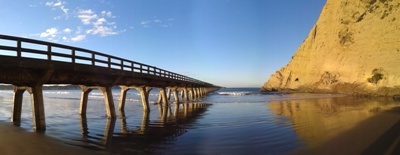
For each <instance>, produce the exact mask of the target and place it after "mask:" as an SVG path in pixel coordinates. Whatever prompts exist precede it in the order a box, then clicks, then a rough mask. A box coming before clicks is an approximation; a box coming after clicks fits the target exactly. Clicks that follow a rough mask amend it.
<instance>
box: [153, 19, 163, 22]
mask: <svg viewBox="0 0 400 155" xmlns="http://www.w3.org/2000/svg"><path fill="white" fill-rule="evenodd" d="M154 22H155V23H162V22H161V20H159V19H156V20H154Z"/></svg>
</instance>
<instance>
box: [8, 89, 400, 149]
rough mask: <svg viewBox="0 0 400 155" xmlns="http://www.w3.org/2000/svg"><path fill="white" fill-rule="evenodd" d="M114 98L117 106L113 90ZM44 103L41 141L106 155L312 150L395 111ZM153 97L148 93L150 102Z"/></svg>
mask: <svg viewBox="0 0 400 155" xmlns="http://www.w3.org/2000/svg"><path fill="white" fill-rule="evenodd" d="M113 94H114V99H115V106H118V102H119V101H118V99H119V90H118V89H115V90H113ZM12 95H13V92H12V91H0V120H3V121H6V122H10V116H11V111H12ZM44 96H45V110H46V112H45V113H46V124H47V130H46V132H45V134H46V135H49V136H51V137H55V138H56V139H59V140H60V141H63V142H64V143H65V144H66V145H74V146H78V147H82V148H85V149H90V150H93V151H96V152H100V153H104V154H177V153H178V154H248V153H253V154H286V153H289V152H293V151H295V150H297V149H299V148H307V147H311V148H312V147H314V146H317V145H319V144H320V143H322V142H324V141H326V140H328V139H330V138H332V137H335V136H336V135H338V134H340V133H341V132H344V131H346V130H348V129H351V128H352V127H353V126H355V124H357V123H358V122H361V121H363V120H366V119H368V118H370V117H371V116H373V115H375V114H376V113H379V112H380V111H382V110H385V109H390V108H393V107H397V106H398V103H397V102H393V101H392V100H391V99H388V98H379V99H365V98H353V97H344V96H340V95H329V94H324V95H318V94H279V93H274V94H262V93H259V90H258V89H256V88H240V89H239V88H236V89H234V88H227V89H221V90H219V91H217V92H214V93H211V94H209V95H208V96H207V97H204V98H201V99H198V100H196V101H194V102H190V103H182V104H180V105H179V106H176V105H171V106H170V107H169V108H167V109H164V108H163V107H161V106H158V105H157V104H151V111H150V113H143V112H142V105H141V103H140V97H139V93H138V92H136V91H134V90H130V91H129V92H128V95H127V102H126V105H125V111H124V112H119V113H118V117H117V118H116V119H108V118H107V116H106V112H105V107H104V101H103V97H102V94H101V93H100V92H98V91H92V93H91V94H90V96H89V102H88V109H87V116H86V117H81V116H80V115H79V114H78V110H79V100H80V90H47V91H44ZM157 97H158V92H157V91H156V90H152V91H151V95H150V102H151V103H155V102H156V100H157ZM200 103H202V104H203V103H205V104H207V106H205V107H200V106H198V104H200ZM31 115H32V113H31V104H30V98H29V95H28V93H25V96H24V102H23V114H22V121H21V128H24V129H27V130H28V131H31V132H33V129H32V121H31V120H32V119H31V118H32V116H31Z"/></svg>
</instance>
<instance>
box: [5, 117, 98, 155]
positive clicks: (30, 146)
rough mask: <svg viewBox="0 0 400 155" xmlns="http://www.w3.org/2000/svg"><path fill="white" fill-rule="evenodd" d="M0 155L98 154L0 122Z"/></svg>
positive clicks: (42, 134)
mask: <svg viewBox="0 0 400 155" xmlns="http://www.w3.org/2000/svg"><path fill="white" fill-rule="evenodd" d="M0 137H1V138H0V154H1V155H50V154H56V155H79V154H85V155H97V154H99V153H97V152H94V151H90V150H86V149H83V148H79V147H74V146H69V145H66V144H63V143H62V142H61V141H58V140H56V139H54V138H51V137H49V136H46V135H45V134H44V133H34V132H28V131H25V130H24V129H22V128H20V127H18V126H14V125H12V124H11V123H7V122H3V121H0Z"/></svg>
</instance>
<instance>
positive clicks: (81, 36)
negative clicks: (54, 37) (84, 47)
mask: <svg viewBox="0 0 400 155" xmlns="http://www.w3.org/2000/svg"><path fill="white" fill-rule="evenodd" d="M85 38H86V36H85V35H78V36H76V37H73V38H71V41H73V42H78V41H82V40H85Z"/></svg>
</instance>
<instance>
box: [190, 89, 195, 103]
mask: <svg viewBox="0 0 400 155" xmlns="http://www.w3.org/2000/svg"><path fill="white" fill-rule="evenodd" d="M194 99H195V95H194V89H193V88H190V100H194Z"/></svg>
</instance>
